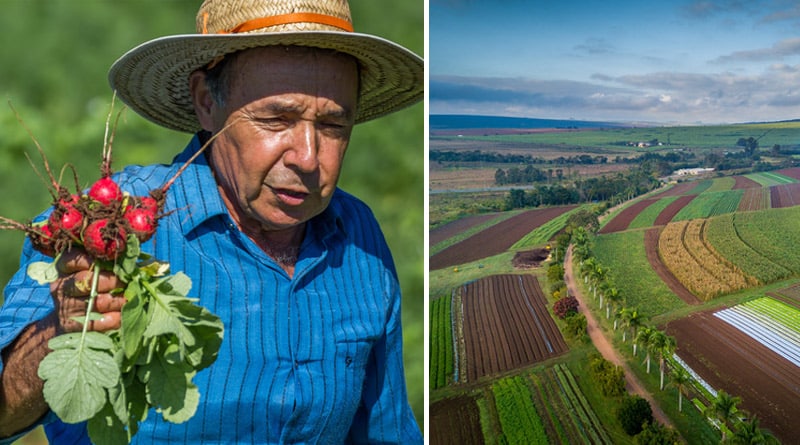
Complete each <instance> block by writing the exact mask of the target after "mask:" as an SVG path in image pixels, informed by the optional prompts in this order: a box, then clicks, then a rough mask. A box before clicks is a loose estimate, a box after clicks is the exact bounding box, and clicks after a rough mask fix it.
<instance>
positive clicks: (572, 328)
mask: <svg viewBox="0 0 800 445" xmlns="http://www.w3.org/2000/svg"><path fill="white" fill-rule="evenodd" d="M564 320H565V321H566V322H567V327H566V328H565V329H564V334H566V335H567V336H568V337H570V338H575V339H579V338H582V337H585V336H586V317H585V316H584V315H583V314H577V313H574V314H572V315H570V316H568V317H567V318H565V319H564Z"/></svg>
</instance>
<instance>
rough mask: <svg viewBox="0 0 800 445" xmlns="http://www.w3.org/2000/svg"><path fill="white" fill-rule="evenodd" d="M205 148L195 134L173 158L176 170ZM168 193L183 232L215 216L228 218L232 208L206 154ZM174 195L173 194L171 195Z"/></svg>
mask: <svg viewBox="0 0 800 445" xmlns="http://www.w3.org/2000/svg"><path fill="white" fill-rule="evenodd" d="M201 147H202V144H201V142H200V139H199V137H198V135H195V136H194V137H193V138H192V140H191V141H189V144H188V145H187V146H186V148H185V149H184V150H183V152H181V153H180V154H179V155H178V156H176V157H175V159H174V160H173V165H174V170H176V171H177V169H178V168H180V167H181V166H183V164H184V163H185V162H186V161H187V160H188V159H189V158H190V157H191V156H192V155H193V154H195V153H197V151H198V150H200V148H201ZM172 191H173V193H170V194H168V197H167V199H168V203H170V202H169V201H170V200H171V201H172V202H171V203H170V204H172V205H171V206H170V207H168V208H173V209H177V213H178V218H180V220H181V228H182V229H183V234H184V235H186V234H188V233H190V232H191V231H193V230H194V229H195V228H197V226H199V225H200V224H202V223H203V222H205V221H207V220H208V219H210V218H213V217H215V216H221V215H224V216H225V217H226V218H227V217H228V216H227V215H228V209H227V208H226V207H225V203H223V202H222V197H221V196H220V194H219V189H218V188H217V181H216V180H215V179H214V173H213V172H212V171H211V166H210V165H209V164H208V161H207V159H206V157H205V156H198V157H197V159H195V160H194V161H193V162H192V164H191V165H189V166H188V168H187V169H186V170H185V171H184V172H183V174H181V176H180V177H178V179H177V180H176V181H175V183H174V184H173V186H172ZM170 195H171V196H170Z"/></svg>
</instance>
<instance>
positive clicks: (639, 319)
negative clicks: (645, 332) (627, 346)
mask: <svg viewBox="0 0 800 445" xmlns="http://www.w3.org/2000/svg"><path fill="white" fill-rule="evenodd" d="M643 324H644V317H643V316H642V315H641V314H639V310H638V309H634V310H633V311H631V314H630V317H629V319H628V327H629V328H630V330H631V338H632V339H633V355H634V356H635V355H636V345H637V343H636V337H637V336H638V335H639V328H640V327H641V326H642V325H643Z"/></svg>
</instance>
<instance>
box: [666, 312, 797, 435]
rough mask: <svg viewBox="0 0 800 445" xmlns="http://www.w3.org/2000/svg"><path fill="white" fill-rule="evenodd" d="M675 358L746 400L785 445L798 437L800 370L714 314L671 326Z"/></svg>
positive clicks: (681, 321) (708, 380)
mask: <svg viewBox="0 0 800 445" xmlns="http://www.w3.org/2000/svg"><path fill="white" fill-rule="evenodd" d="M667 333H668V334H669V335H672V336H674V337H675V338H676V340H677V344H678V349H677V353H678V355H679V356H680V357H681V359H683V360H684V361H685V362H686V363H688V364H689V366H690V367H691V368H692V369H693V370H694V371H695V372H697V373H698V374H699V375H700V376H701V377H702V378H703V379H704V380H705V381H706V382H708V383H709V384H710V385H711V386H712V387H714V388H716V389H717V390H719V389H724V390H725V391H726V392H728V393H729V394H735V395H737V396H739V397H741V398H742V405H741V407H742V408H744V409H746V410H748V411H750V412H752V413H753V414H756V415H758V417H759V419H761V426H762V427H765V428H768V429H769V430H771V431H772V433H773V434H775V435H776V436H778V437H779V438H780V439H782V440H783V441H784V443H791V441H792V439H793V438H794V437H795V436H794V434H795V433H796V431H795V430H794V425H795V424H796V422H795V421H796V413H797V412H800V411H799V410H800V368H798V367H797V365H795V364H793V363H791V362H790V361H789V360H786V359H785V358H784V357H782V356H780V355H779V354H777V353H775V352H774V351H772V350H770V349H769V348H768V347H766V346H764V345H763V344H762V343H761V342H759V341H758V340H755V339H754V338H753V337H751V336H749V335H747V334H746V333H744V332H743V331H742V330H740V329H738V328H737V327H735V326H734V325H732V324H730V323H727V322H725V321H723V320H722V319H721V318H719V317H717V316H715V315H714V313H713V312H711V311H705V312H698V313H695V314H693V315H691V316H689V317H685V318H682V319H679V320H675V321H672V322H670V323H669V324H668V325H667Z"/></svg>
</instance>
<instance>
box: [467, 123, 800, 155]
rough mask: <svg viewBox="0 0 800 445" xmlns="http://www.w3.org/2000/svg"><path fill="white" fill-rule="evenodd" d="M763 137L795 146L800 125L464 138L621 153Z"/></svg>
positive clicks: (731, 144)
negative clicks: (639, 145) (643, 144)
mask: <svg viewBox="0 0 800 445" xmlns="http://www.w3.org/2000/svg"><path fill="white" fill-rule="evenodd" d="M762 134H763V137H761V138H760V139H759V141H758V142H759V145H760V146H761V147H772V146H774V145H780V146H782V147H792V146H796V145H797V141H798V140H800V122H776V123H766V124H740V125H710V126H681V127H640V128H605V129H598V130H582V131H573V132H559V133H546V132H545V133H535V134H525V135H490V136H468V135H464V136H463V139H477V140H482V141H497V142H513V143H530V144H542V145H551V146H554V147H564V148H569V147H593V148H596V149H598V151H601V150H600V149H605V150H609V149H610V150H621V149H627V150H630V151H652V150H653V149H664V150H672V149H675V148H681V147H692V148H698V149H733V150H736V149H741V147H739V146H737V145H736V143H737V142H738V141H739V139H740V138H749V137H759V136H760V135H762ZM653 140H657V141H658V142H659V143H661V144H663V145H660V146H658V145H657V146H651V147H648V148H646V149H643V148H635V147H632V146H630V145H629V144H637V143H638V142H649V141H653Z"/></svg>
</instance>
